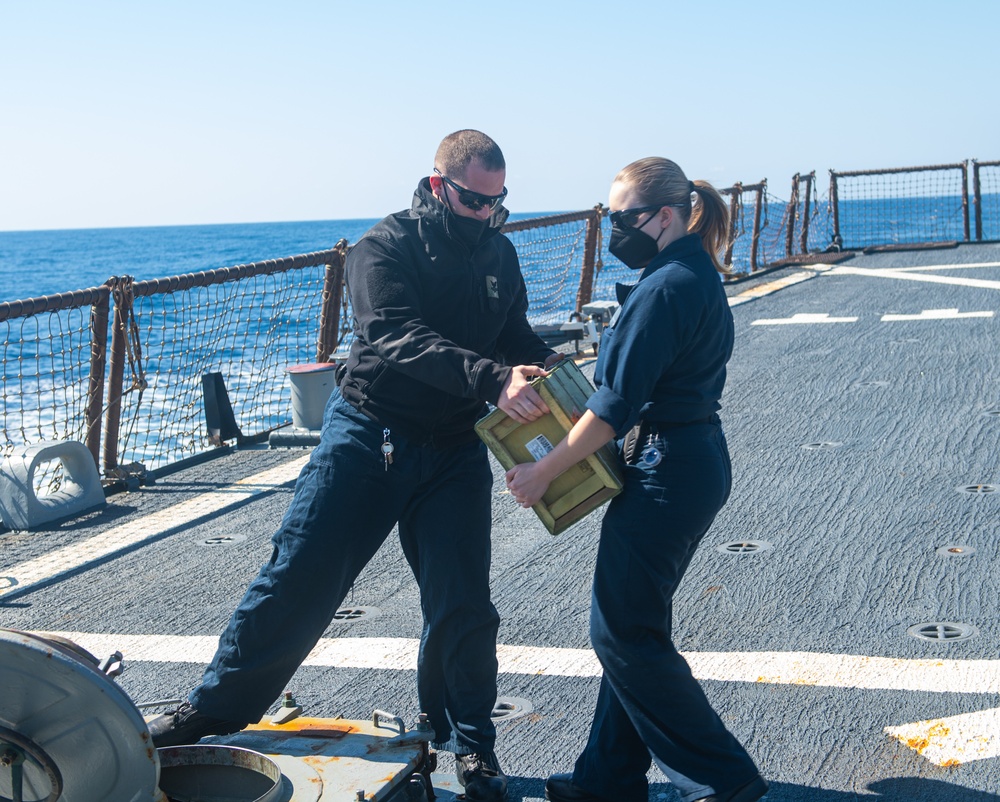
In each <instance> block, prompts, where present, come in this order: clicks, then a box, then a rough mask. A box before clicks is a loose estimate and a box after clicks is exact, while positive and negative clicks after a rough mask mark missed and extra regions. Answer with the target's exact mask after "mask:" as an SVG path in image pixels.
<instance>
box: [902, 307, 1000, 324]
mask: <svg viewBox="0 0 1000 802" xmlns="http://www.w3.org/2000/svg"><path fill="white" fill-rule="evenodd" d="M966 317H993V312H992V311H987V312H959V311H958V310H957V309H925V310H924V311H922V312H921V313H920V314H919V315H882V322H883V323H893V322H896V321H899V320H959V319H961V318H966Z"/></svg>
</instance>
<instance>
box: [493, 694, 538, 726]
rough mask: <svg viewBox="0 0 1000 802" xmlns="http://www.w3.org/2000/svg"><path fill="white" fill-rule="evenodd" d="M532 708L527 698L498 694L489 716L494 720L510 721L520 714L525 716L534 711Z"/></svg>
mask: <svg viewBox="0 0 1000 802" xmlns="http://www.w3.org/2000/svg"><path fill="white" fill-rule="evenodd" d="M534 709H535V708H534V707H533V706H532V704H531V702H529V701H528V700H527V699H521V698H519V697H517V696H498V697H497V703H496V704H495V705H493V712H492V713H490V718H491V719H493V720H494V721H510V720H512V719H515V718H520V717H521V716H526V715H528V714H529V713H531V712H532V711H534Z"/></svg>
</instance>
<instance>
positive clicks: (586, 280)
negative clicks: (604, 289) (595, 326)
mask: <svg viewBox="0 0 1000 802" xmlns="http://www.w3.org/2000/svg"><path fill="white" fill-rule="evenodd" d="M603 217H604V206H603V205H602V204H600V203H598V204H597V205H596V206H595V207H594V209H593V211H592V213H591V215H590V216H589V217H588V218H587V236H586V238H585V240H584V244H583V264H582V265H581V266H580V286H579V287H578V288H577V291H576V312H577V314H580V312H582V311H583V307H584V306H586V305H587V304H589V303H590V302H591V301H592V300H593V295H594V266H595V265H596V264H597V240H598V235H599V234H600V231H601V219H602V218H603Z"/></svg>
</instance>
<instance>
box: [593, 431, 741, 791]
mask: <svg viewBox="0 0 1000 802" xmlns="http://www.w3.org/2000/svg"><path fill="white" fill-rule="evenodd" d="M661 441H662V442H663V444H664V446H665V448H664V450H665V451H666V454H665V455H664V456H663V459H662V461H661V462H660V464H659V465H657V466H656V467H653V468H648V467H644V466H625V488H624V491H623V492H622V493H621V494H619V495H618V496H616V497H615V498H614V499H612V500H611V503H610V504H609V505H608V509H607V511H606V513H605V516H604V520H603V523H602V526H601V541H600V546H599V548H598V553H597V562H596V566H595V572H594V587H593V600H592V607H591V621H590V637H591V642H592V643H593V646H594V651H595V652H596V653H597V656H598V658H599V659H600V661H601V665H602V667H603V669H604V675H603V678H602V680H601V687H600V692H599V695H598V700H597V709H596V710H595V712H594V721H593V724H592V725H591V731H590V738H589V740H588V742H587V745H586V747H585V748H584V751H583V754H582V755H581V756H580V758H579V759H578V760H577V762H576V767H575V770H574V773H573V780H574V782H575V783H576V784H577V785H579V786H580V787H582V788H584V789H586V790H587V791H590V792H591V793H594V794H597V795H599V796H602V797H604V798H606V799H614V800H620V802H640V801H641V802H646V799H647V795H648V784H647V779H646V772H647V770H648V769H649V767H650V764H651V760H655V761H656V763H657V765H659V766H660V768H661V769H663V771H664V773H665V774H666V775H667V776H668V777H669V778H670V780H671V782H672V783H673V784H674V786H675V787H676V788H677V790H678V792H679V793H680V794H681V798H682V799H684V800H692V799H698V798H701V797H704V796H708V795H710V794H711V793H712V792H713V790H714V791H717V792H720V793H725V792H727V791H730V790H732V789H734V788H736V787H738V786H740V785H742V784H743V783H745V782H748V781H749V780H751V779H752V778H753V777H754V776H755V775H756V774H757V768H756V766H755V765H754V763H753V760H751V758H750V756H749V755H748V754H747V752H746V750H744V749H743V747H742V746H741V745H740V744H739V742H738V741H737V740H736V739H735V738H734V737H733V736H732V734H730V733H729V731H728V730H727V729H726V727H725V725H724V724H723V723H722V721H721V719H720V718H719V716H718V714H717V713H716V712H715V710H713V709H712V706H711V705H710V704H709V702H708V699H707V698H706V697H705V694H704V692H703V691H702V689H701V687H700V686H699V684H698V682H697V680H695V678H694V677H693V676H692V674H691V669H690V668H689V667H688V664H687V662H686V661H685V660H684V658H683V657H682V656H681V655H680V654H679V653H678V651H677V649H676V648H674V644H673V642H672V641H671V612H672V601H671V600H672V597H673V595H674V591H675V590H676V589H677V586H678V584H679V583H680V581H681V578H682V577H683V576H684V572H685V570H686V569H687V567H688V564H689V563H690V562H691V558H692V557H693V556H694V552H695V549H696V548H697V547H698V543H699V542H700V541H701V539H702V537H703V536H704V535H705V532H707V531H708V528H709V526H711V524H712V521H713V520H714V518H715V515H716V513H717V512H718V511H719V510H720V509H721V508H722V506H723V505H724V504H725V502H726V500H727V498H728V497H729V491H730V487H731V485H732V473H731V468H730V462H729V452H728V450H727V447H726V440H725V436H724V435H723V433H722V427H721V426H719V425H718V424H715V423H705V424H697V425H693V426H685V427H680V428H674V429H667V430H666V431H665V432H664V433H663V434H662V435H661Z"/></svg>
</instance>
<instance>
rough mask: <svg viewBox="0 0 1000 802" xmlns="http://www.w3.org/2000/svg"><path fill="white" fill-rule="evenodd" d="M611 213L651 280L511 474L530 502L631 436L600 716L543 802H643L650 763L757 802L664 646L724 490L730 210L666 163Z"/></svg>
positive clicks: (619, 241)
mask: <svg viewBox="0 0 1000 802" xmlns="http://www.w3.org/2000/svg"><path fill="white" fill-rule="evenodd" d="M693 198H694V199H695V200H694V201H693V200H692V199H693ZM609 206H610V209H611V210H612V212H611V221H612V234H611V242H610V246H609V250H610V251H611V253H612V254H613V255H615V256H617V257H618V258H619V259H621V261H623V262H624V263H625V264H626V265H628V266H629V267H631V268H634V269H641V270H642V272H641V273H640V275H639V280H638V282H637V283H636V284H635V285H633V286H631V287H625V286H622V285H619V288H618V289H619V303H620V304H621V308H620V310H619V312H618V314H617V315H616V316H615V318H614V319H613V320H612V321H611V324H610V326H609V327H608V329H607V330H606V331H605V332H604V334H603V337H602V340H601V350H600V355H599V357H598V359H597V365H596V366H595V370H594V381H595V384H596V386H597V392H596V394H595V395H594V396H593V397H592V398H591V399H590V401H589V402H588V404H587V407H588V409H587V411H586V412H585V413H584V415H583V416H582V418H581V419H580V421H579V422H578V423H577V424H576V425H575V426H574V427H573V429H572V430H571V431H570V432H569V434H568V435H567V436H566V438H565V439H564V440H563V441H562V442H561V443H560V444H559V445H558V446H557V447H556V448H555V449H553V450H552V451H551V452H550V453H549V454H547V455H546V456H545V457H544V458H543V459H541V460H540V461H538V462H535V463H528V464H524V465H518V466H516V467H514V468H513V469H512V470H510V471H509V472H508V473H507V485H508V487H509V488H510V490H511V492H512V494H513V495H514V498H515V499H516V500H517V501H518V502H519V503H520V504H521V505H522V506H524V507H529V506H531V505H533V504H535V503H537V502H538V501H539V499H540V498H541V497H542V495H543V494H544V493H545V491H546V490H547V488H548V486H549V483H550V482H551V481H552V479H554V478H555V477H556V476H558V475H559V474H560V473H562V472H563V471H565V470H566V469H567V468H569V467H571V466H572V465H575V464H576V463H577V462H579V461H580V460H581V459H584V458H585V457H587V456H588V455H590V454H592V453H593V452H594V451H596V450H597V449H598V448H600V447H601V446H602V445H604V444H605V443H607V442H608V441H609V440H611V439H614V438H616V437H621V436H622V435H625V438H624V448H623V457H624V461H625V465H624V468H623V470H624V476H625V486H624V490H623V492H622V493H621V494H619V495H618V496H616V497H615V498H614V499H612V501H611V503H610V504H609V506H608V508H607V511H606V513H605V515H604V520H603V522H602V526H601V540H600V546H599V549H598V553H597V562H596V565H595V570H594V587H593V600H592V608H591V622H590V637H591V641H592V643H593V646H594V651H595V652H596V653H597V656H598V658H599V659H600V661H601V665H602V667H603V669H604V674H603V679H602V681H601V688H600V693H599V696H598V700H597V709H596V711H595V713H594V720H593V724H592V725H591V731H590V738H589V740H588V743H587V746H586V747H585V748H584V751H583V754H582V755H581V756H580V757H579V759H578V760H577V762H576V767H575V770H574V771H573V773H572V774H556V775H553V776H552V777H550V778H549V780H548V782H547V783H546V787H545V791H546V797H547V798H548V799H550V800H552V802H604V801H605V800H608V801H609V802H610V801H611V800H615V802H640V801H641V802H645V800H646V799H647V794H648V784H647V780H646V772H647V770H648V769H649V767H650V763H651V759H652V760H655V761H656V763H657V765H659V766H660V768H661V769H663V771H664V772H665V773H666V775H667V776H668V777H669V778H670V780H671V782H672V783H673V784H674V786H675V787H676V788H677V790H678V792H679V793H680V795H681V799H682V800H684V802H697V801H698V800H701V801H702V802H753V801H754V800H757V799H760V798H761V797H762V796H763V795H764V793H765V792H766V791H767V783H765V782H764V780H763V779H761V777H760V776H759V774H758V772H757V767H756V766H755V765H754V762H753V760H752V759H751V758H750V756H749V755H748V754H747V752H746V750H745V749H744V748H743V747H742V746H741V745H740V743H739V742H738V741H737V740H736V739H735V738H734V737H733V736H732V734H730V733H729V731H728V730H727V729H726V728H725V725H724V724H723V723H722V721H721V719H720V718H719V716H718V714H717V713H716V712H715V711H714V710H713V709H712V707H711V705H710V704H709V702H708V700H707V699H706V697H705V694H704V693H703V692H702V689H701V687H700V686H699V684H698V682H697V681H696V680H695V679H694V677H693V675H692V674H691V670H690V668H689V667H688V664H687V662H686V661H685V660H684V658H683V657H682V656H681V655H680V654H679V653H678V652H677V650H676V648H675V647H674V645H673V643H672V641H671V637H670V634H671V620H670V619H671V599H672V597H673V594H674V591H675V590H676V588H677V586H678V584H679V583H680V581H681V578H682V577H683V575H684V571H685V570H686V569H687V566H688V563H689V562H690V561H691V557H692V556H693V555H694V551H695V549H696V548H697V547H698V543H699V542H700V541H701V539H702V537H703V536H704V535H705V532H706V531H707V530H708V528H709V526H710V525H711V523H712V521H713V519H714V518H715V515H716V513H717V512H718V511H719V510H720V509H721V508H722V506H723V504H725V502H726V499H727V498H728V496H729V490H730V487H731V472H730V463H729V453H728V451H727V448H726V440H725V436H724V435H723V432H722V427H721V426H720V423H719V417H718V415H717V414H716V412H717V411H718V410H719V408H720V405H719V398H720V397H721V395H722V388H723V385H724V384H725V378H726V362H727V361H728V360H729V357H730V355H731V354H732V348H733V318H732V314H731V313H730V311H729V305H728V303H727V300H726V294H725V291H724V289H723V286H722V282H721V281H720V280H719V272H724V269H723V268H722V266H721V265H720V264H719V261H718V258H717V256H716V254H717V253H718V252H719V251H720V250H721V248H722V247H723V246H724V244H725V242H726V237H727V235H728V230H729V215H728V211H727V209H726V205H725V203H724V202H723V200H722V198H721V196H720V195H719V193H718V192H716V190H715V189H714V188H713V187H712V186H711V185H710V184H708V183H707V182H704V181H699V182H697V184H694V183H692V182H690V181H688V179H687V178H686V177H685V175H684V173H683V172H682V171H681V169H680V167H678V166H677V165H676V164H674V163H673V162H671V161H669V160H667V159H660V158H648V159H641V160H640V161H637V162H633V163H632V164H630V165H628V166H627V167H625V168H624V169H623V170H622V171H621V172H620V173H619V174H618V176H617V177H616V178H615V181H614V183H613V185H612V187H611V193H610V200H609Z"/></svg>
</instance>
